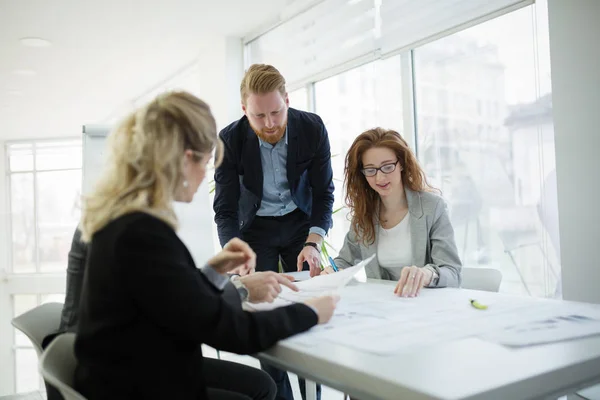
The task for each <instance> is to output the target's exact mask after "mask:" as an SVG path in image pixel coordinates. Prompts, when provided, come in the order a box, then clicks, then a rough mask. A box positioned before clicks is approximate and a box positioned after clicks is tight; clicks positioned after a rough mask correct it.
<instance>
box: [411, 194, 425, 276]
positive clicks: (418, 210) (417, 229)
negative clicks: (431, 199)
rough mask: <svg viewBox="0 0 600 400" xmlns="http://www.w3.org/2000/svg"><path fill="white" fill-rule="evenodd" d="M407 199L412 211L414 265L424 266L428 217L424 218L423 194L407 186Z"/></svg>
mask: <svg viewBox="0 0 600 400" xmlns="http://www.w3.org/2000/svg"><path fill="white" fill-rule="evenodd" d="M405 192H406V199H407V201H408V212H409V213H410V239H411V244H412V258H413V265H416V266H417V267H422V266H424V265H425V255H426V253H427V238H428V235H429V233H428V232H427V219H426V218H423V215H424V214H423V205H422V204H421V195H420V194H419V193H416V192H413V191H412V190H410V189H408V188H406V189H405Z"/></svg>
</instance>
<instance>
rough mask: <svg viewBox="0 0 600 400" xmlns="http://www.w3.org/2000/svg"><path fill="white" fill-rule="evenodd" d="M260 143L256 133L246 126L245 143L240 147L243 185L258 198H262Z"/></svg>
mask: <svg viewBox="0 0 600 400" xmlns="http://www.w3.org/2000/svg"><path fill="white" fill-rule="evenodd" d="M259 146H260V143H259V142H258V137H257V136H256V133H255V132H254V131H253V130H252V128H251V127H250V126H248V131H247V132H246V143H244V145H243V149H242V165H243V166H244V178H243V183H244V186H245V187H246V188H247V189H248V190H250V191H251V192H252V193H254V194H255V195H256V196H258V197H259V198H262V189H263V170H262V160H261V158H260V147H259Z"/></svg>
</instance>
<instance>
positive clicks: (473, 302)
mask: <svg viewBox="0 0 600 400" xmlns="http://www.w3.org/2000/svg"><path fill="white" fill-rule="evenodd" d="M469 302H471V305H472V306H473V307H475V308H476V309H478V310H487V308H488V306H486V305H485V304H481V303H480V302H478V301H477V300H474V299H471V300H469Z"/></svg>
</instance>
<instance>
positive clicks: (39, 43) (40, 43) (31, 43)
mask: <svg viewBox="0 0 600 400" xmlns="http://www.w3.org/2000/svg"><path fill="white" fill-rule="evenodd" d="M19 42H21V44H22V45H23V46H27V47H48V46H52V43H51V42H50V41H49V40H46V39H42V38H38V37H25V38H21V39H19Z"/></svg>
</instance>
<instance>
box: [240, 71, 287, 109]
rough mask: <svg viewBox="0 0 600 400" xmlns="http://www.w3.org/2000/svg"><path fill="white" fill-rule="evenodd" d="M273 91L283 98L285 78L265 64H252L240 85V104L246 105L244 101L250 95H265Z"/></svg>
mask: <svg viewBox="0 0 600 400" xmlns="http://www.w3.org/2000/svg"><path fill="white" fill-rule="evenodd" d="M275 90H278V91H279V93H281V95H282V96H285V93H286V91H285V78H284V77H283V75H281V73H280V72H279V71H278V70H277V68H275V67H274V66H272V65H267V64H252V65H251V66H250V68H248V70H247V71H246V74H245V75H244V78H243V79H242V83H241V85H240V95H241V96H242V103H243V104H246V99H247V98H248V96H249V95H250V94H251V93H254V94H265V93H271V92H273V91H275Z"/></svg>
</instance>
